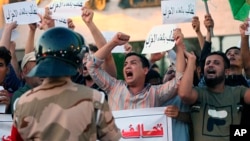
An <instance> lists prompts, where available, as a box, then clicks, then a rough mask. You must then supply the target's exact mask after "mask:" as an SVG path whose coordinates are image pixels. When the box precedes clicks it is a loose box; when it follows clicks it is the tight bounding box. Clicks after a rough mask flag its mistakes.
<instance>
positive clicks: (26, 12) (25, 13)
mask: <svg viewBox="0 0 250 141" xmlns="http://www.w3.org/2000/svg"><path fill="white" fill-rule="evenodd" d="M37 11H38V8H37V5H36V2H34V1H26V2H17V3H11V4H6V5H3V12H4V19H5V23H12V22H15V21H17V24H30V23H36V22H38V21H40V17H39V16H38V15H37Z"/></svg>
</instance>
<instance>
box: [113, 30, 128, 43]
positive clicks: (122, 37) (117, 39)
mask: <svg viewBox="0 0 250 141" xmlns="http://www.w3.org/2000/svg"><path fill="white" fill-rule="evenodd" d="M129 38H130V36H129V35H127V34H124V33H121V32H118V33H116V35H115V36H114V37H113V39H112V40H111V42H112V43H113V44H114V45H115V46H118V45H124V44H125V43H127V42H128V41H129Z"/></svg>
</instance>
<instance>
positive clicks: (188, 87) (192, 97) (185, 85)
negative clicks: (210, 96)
mask: <svg viewBox="0 0 250 141" xmlns="http://www.w3.org/2000/svg"><path fill="white" fill-rule="evenodd" d="M185 56H186V58H187V66H186V69H185V72H184V74H183V77H182V79H181V81H180V85H179V88H178V94H179V96H180V98H181V99H182V101H183V102H184V103H187V104H193V103H195V102H196V100H197V98H198V93H197V92H196V91H195V90H194V89H193V83H192V82H193V79H194V78H193V77H194V70H195V68H196V65H195V61H196V57H195V55H194V53H189V52H187V51H185Z"/></svg>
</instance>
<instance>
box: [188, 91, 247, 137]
mask: <svg viewBox="0 0 250 141" xmlns="http://www.w3.org/2000/svg"><path fill="white" fill-rule="evenodd" d="M195 90H196V91H197V92H198V99H197V101H196V103H195V104H194V105H193V106H192V108H191V117H192V122H193V129H194V141H224V140H227V141H228V140H229V136H230V135H229V133H230V125H231V124H240V119H241V111H240V106H241V103H240V100H241V99H242V98H243V97H244V94H245V92H246V90H247V88H246V87H243V86H236V87H230V86H225V90H224V92H222V93H215V92H211V91H209V90H208V89H207V87H195Z"/></svg>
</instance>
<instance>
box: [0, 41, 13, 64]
mask: <svg viewBox="0 0 250 141" xmlns="http://www.w3.org/2000/svg"><path fill="white" fill-rule="evenodd" d="M0 58H2V59H3V60H4V62H5V65H6V66H7V65H9V64H10V60H11V53H10V51H9V50H8V49H6V48H5V47H4V46H0Z"/></svg>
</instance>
